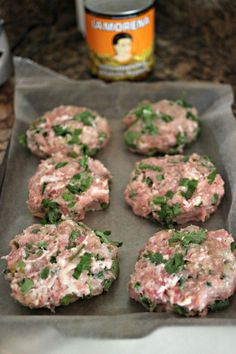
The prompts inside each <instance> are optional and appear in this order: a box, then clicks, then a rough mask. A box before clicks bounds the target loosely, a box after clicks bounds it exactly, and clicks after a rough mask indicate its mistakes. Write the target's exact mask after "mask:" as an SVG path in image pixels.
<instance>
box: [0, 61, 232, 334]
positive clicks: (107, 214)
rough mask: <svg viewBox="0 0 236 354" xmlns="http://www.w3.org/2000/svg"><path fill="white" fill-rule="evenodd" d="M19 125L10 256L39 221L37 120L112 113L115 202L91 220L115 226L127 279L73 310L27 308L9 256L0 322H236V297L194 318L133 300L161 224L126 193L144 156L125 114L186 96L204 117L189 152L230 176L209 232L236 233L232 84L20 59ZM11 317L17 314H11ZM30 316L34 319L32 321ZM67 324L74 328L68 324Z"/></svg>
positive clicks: (125, 330)
mask: <svg viewBox="0 0 236 354" xmlns="http://www.w3.org/2000/svg"><path fill="white" fill-rule="evenodd" d="M15 66H16V95H15V115H16V122H15V125H14V129H13V134H12V139H11V144H10V151H9V158H8V164H7V170H6V176H5V181H4V185H3V190H2V194H1V199H0V235H1V239H0V252H1V255H5V254H7V253H8V243H9V241H10V239H11V238H12V237H13V236H14V235H16V234H18V233H20V232H21V231H22V230H23V229H24V228H26V227H27V226H29V225H31V224H32V223H34V222H37V219H35V218H33V217H32V216H31V215H30V213H29V211H28V210H27V205H26V200H27V181H28V179H29V178H30V177H31V175H32V174H33V173H34V171H35V169H36V167H37V164H38V162H39V159H38V158H37V157H35V156H33V155H32V154H31V153H30V152H29V151H28V150H26V149H24V148H22V147H21V146H20V145H19V144H18V142H17V136H18V134H19V133H22V132H24V131H25V130H26V128H27V127H28V125H29V123H30V122H31V120H32V119H34V118H36V117H38V116H40V115H41V114H43V113H44V112H45V111H47V110H50V109H52V108H54V107H55V106H58V105H60V104H75V105H85V106H88V107H89V108H91V109H95V110H97V111H98V112H100V113H101V114H103V115H105V116H106V117H107V118H108V119H109V122H110V125H111V128H112V132H113V135H112V139H111V142H110V144H109V146H108V147H107V148H106V149H104V150H103V151H101V152H99V154H98V155H97V156H96V158H98V159H100V160H101V161H102V162H103V163H104V164H105V165H106V166H107V167H108V168H109V169H110V171H111V172H112V175H113V184H112V192H111V205H110V207H109V208H108V209H107V210H105V211H100V212H95V213H90V214H87V216H86V218H85V220H84V222H85V223H86V224H88V225H89V226H90V227H92V228H96V229H110V230H112V239H114V240H121V241H123V247H122V248H121V249H120V276H119V279H118V280H117V281H116V282H115V283H114V285H113V286H112V288H111V289H110V291H109V292H108V293H106V294H104V295H101V296H98V297H95V298H93V299H90V300H84V301H78V302H76V303H74V304H71V305H70V306H67V307H61V308H58V309H56V313H55V314H51V313H50V311H49V310H44V309H41V310H30V309H27V308H25V307H23V306H21V305H20V304H18V303H17V302H15V301H14V300H13V299H12V298H11V297H10V289H9V286H8V283H7V282H6V281H5V280H4V278H3V274H2V270H3V269H4V262H2V261H1V276H0V294H1V295H0V315H2V317H1V319H0V325H1V328H2V331H3V328H4V326H3V325H5V326H7V324H9V323H12V326H13V323H14V326H17V324H18V328H19V325H20V324H21V323H24V325H25V324H26V323H27V324H28V326H30V328H33V327H34V326H40V325H41V326H45V324H47V326H55V327H57V328H59V329H60V331H63V332H65V333H67V332H69V333H70V334H73V335H83V336H86V335H89V336H90V335H91V336H98V337H114V338H123V337H140V336H143V335H146V334H148V333H149V332H150V331H151V330H153V329H154V328H156V327H158V326H169V325H177V324H178V325H180V324H181V325H192V324H198V325H209V324H212V325H216V324H226V323H227V324H231V323H235V324H236V296H235V297H234V298H233V299H232V305H231V307H230V308H229V309H227V310H225V311H223V312H217V313H212V314H209V316H208V317H207V318H203V319H201V318H194V319H187V318H181V317H178V316H176V315H174V314H169V313H154V314H150V313H147V312H145V310H144V309H143V307H142V306H141V305H139V304H137V303H135V302H134V301H131V300H129V296H128V291H127V284H128V280H129V275H130V274H131V272H133V269H134V264H135V261H136V258H137V254H138V251H139V249H140V248H142V247H143V244H144V243H145V242H146V241H147V240H148V238H149V237H150V236H152V235H153V234H154V233H155V232H156V231H158V230H159V229H160V227H158V226H157V225H155V224H152V223H151V222H150V221H148V220H145V219H141V218H139V217H137V216H135V215H133V213H132V211H131V209H130V208H129V207H128V206H127V205H126V203H125V201H124V198H123V190H124V188H125V186H126V184H127V181H128V176H129V173H130V172H131V171H132V169H133V166H134V164H135V162H136V161H138V160H140V159H141V158H142V156H141V155H135V154H133V153H131V152H129V151H128V150H127V148H126V146H125V144H124V143H123V138H122V125H121V121H120V118H121V117H122V116H123V115H124V114H125V113H126V112H127V111H128V110H129V109H130V108H132V107H133V106H135V105H136V104H137V103H138V102H139V101H141V100H143V99H150V100H153V101H155V100H159V99H162V98H168V99H177V98H179V97H181V98H184V99H186V100H188V101H190V102H191V103H192V104H193V105H195V106H196V107H197V108H198V110H199V112H200V116H201V118H202V133H201V136H200V139H199V140H198V141H197V142H196V143H194V144H193V145H191V147H189V148H188V149H187V150H186V153H187V154H188V153H192V152H198V153H200V154H207V155H209V156H211V157H212V158H213V159H214V160H215V162H216V165H217V168H218V170H219V172H220V173H221V174H222V176H223V178H224V181H225V188H226V195H225V197H224V199H223V202H222V203H221V205H220V208H219V210H218V211H217V212H216V213H215V214H214V215H213V216H212V217H211V218H210V220H209V221H207V222H206V223H204V227H207V228H208V229H216V228H226V229H228V230H229V231H230V232H232V233H233V234H234V235H235V236H236V161H235V159H234V155H235V151H236V123H235V120H234V117H233V114H232V112H231V104H232V102H233V95H232V89H231V87H230V86H228V85H220V84H211V83H199V82H198V83H184V82H176V83H168V82H162V83H126V82H122V83H114V84H105V83H103V82H100V81H98V80H90V81H83V82H76V81H73V80H69V79H66V78H65V77H63V76H61V75H58V74H56V73H54V72H52V71H50V70H48V69H45V68H43V67H40V66H38V65H36V64H34V63H32V62H30V61H29V60H24V59H21V58H16V59H15ZM8 316H10V317H8ZM26 319H27V321H26ZM65 323H66V324H67V326H65Z"/></svg>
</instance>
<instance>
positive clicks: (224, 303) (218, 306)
mask: <svg viewBox="0 0 236 354" xmlns="http://www.w3.org/2000/svg"><path fill="white" fill-rule="evenodd" d="M229 305H230V303H229V299H226V300H216V301H215V302H214V303H213V304H211V305H209V306H208V308H209V309H210V310H211V311H221V310H224V309H226V308H227V307H229Z"/></svg>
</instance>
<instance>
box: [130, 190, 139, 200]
mask: <svg viewBox="0 0 236 354" xmlns="http://www.w3.org/2000/svg"><path fill="white" fill-rule="evenodd" d="M129 197H130V199H135V198H136V197H137V192H136V191H130V192H129Z"/></svg>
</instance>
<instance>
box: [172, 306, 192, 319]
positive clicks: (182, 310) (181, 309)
mask: <svg viewBox="0 0 236 354" xmlns="http://www.w3.org/2000/svg"><path fill="white" fill-rule="evenodd" d="M173 311H174V312H175V313H177V314H178V315H181V316H184V315H186V313H187V312H188V311H187V310H186V309H185V307H183V306H179V305H174V306H173Z"/></svg>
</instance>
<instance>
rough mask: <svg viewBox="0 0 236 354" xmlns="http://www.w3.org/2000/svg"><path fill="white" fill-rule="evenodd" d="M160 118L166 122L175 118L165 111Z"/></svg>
mask: <svg viewBox="0 0 236 354" xmlns="http://www.w3.org/2000/svg"><path fill="white" fill-rule="evenodd" d="M160 118H161V120H163V122H166V123H169V122H172V120H174V118H173V117H172V116H170V115H169V114H165V113H160Z"/></svg>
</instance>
